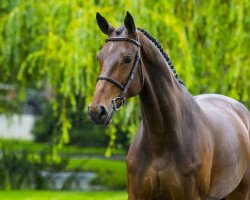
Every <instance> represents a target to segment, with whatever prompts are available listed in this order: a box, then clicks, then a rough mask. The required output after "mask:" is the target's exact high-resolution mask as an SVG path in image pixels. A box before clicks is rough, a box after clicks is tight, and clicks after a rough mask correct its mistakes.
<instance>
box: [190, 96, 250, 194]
mask: <svg viewBox="0 0 250 200" xmlns="http://www.w3.org/2000/svg"><path fill="white" fill-rule="evenodd" d="M195 99H196V101H197V103H198V104H199V106H200V108H201V110H202V111H203V113H204V115H205V123H207V124H208V125H207V126H208V127H210V128H209V134H210V137H211V138H212V140H213V144H214V145H213V146H214V148H213V150H211V151H212V152H213V166H212V169H211V179H210V189H209V196H211V197H217V198H223V197H224V196H226V195H228V194H229V193H230V192H232V190H234V188H235V187H236V186H237V185H238V184H239V182H240V181H241V179H242V176H243V174H244V172H245V169H246V166H247V164H248V161H249V151H250V142H249V133H250V114H249V111H248V110H247V108H246V107H245V106H244V105H243V104H241V103H240V102H238V101H236V100H234V99H232V98H229V97H226V96H222V95H217V94H205V95H199V96H197V97H195Z"/></svg>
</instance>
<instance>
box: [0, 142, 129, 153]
mask: <svg viewBox="0 0 250 200" xmlns="http://www.w3.org/2000/svg"><path fill="white" fill-rule="evenodd" d="M0 146H2V147H4V149H5V150H7V151H13V152H20V151H22V150H23V149H24V147H27V148H28V149H29V152H30V153H35V154H39V152H43V151H45V152H49V151H51V146H50V145H48V144H46V143H36V142H31V141H22V140H3V139H1V140H0ZM105 151H106V149H105V148H93V147H91V148H82V147H77V146H70V145H65V146H63V147H62V148H60V149H59V150H58V153H59V154H60V155H62V156H67V157H70V156H99V157H101V156H104V154H105ZM112 155H113V156H124V155H125V152H124V150H121V149H115V150H114V151H113V153H112Z"/></svg>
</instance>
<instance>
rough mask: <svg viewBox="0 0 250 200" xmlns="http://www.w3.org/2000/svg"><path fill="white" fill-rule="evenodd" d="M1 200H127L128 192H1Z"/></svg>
mask: <svg viewBox="0 0 250 200" xmlns="http://www.w3.org/2000/svg"><path fill="white" fill-rule="evenodd" d="M0 199H1V200H68V199H70V200H78V199H79V200H126V199H127V194H126V192H65V191H59V192H54V191H22V190H18V191H0Z"/></svg>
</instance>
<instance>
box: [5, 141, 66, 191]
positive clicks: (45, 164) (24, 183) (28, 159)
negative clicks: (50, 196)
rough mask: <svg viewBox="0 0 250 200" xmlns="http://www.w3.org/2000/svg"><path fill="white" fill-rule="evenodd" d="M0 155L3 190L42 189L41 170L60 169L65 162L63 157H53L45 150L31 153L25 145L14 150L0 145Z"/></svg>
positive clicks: (44, 182)
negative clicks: (20, 148) (16, 150)
mask: <svg viewBox="0 0 250 200" xmlns="http://www.w3.org/2000/svg"><path fill="white" fill-rule="evenodd" d="M0 155H1V157H0V188H1V189H5V190H11V189H27V188H28V189H31V188H33V189H44V188H45V187H46V181H45V178H43V177H42V176H41V173H40V172H41V170H62V169H63V168H65V166H66V164H67V159H65V158H59V157H56V158H53V157H51V154H50V153H49V152H46V151H43V152H40V153H39V154H37V153H33V152H30V151H29V149H28V148H27V147H23V149H22V150H20V151H18V152H14V151H13V150H9V149H8V148H7V149H6V148H5V145H1V149H0Z"/></svg>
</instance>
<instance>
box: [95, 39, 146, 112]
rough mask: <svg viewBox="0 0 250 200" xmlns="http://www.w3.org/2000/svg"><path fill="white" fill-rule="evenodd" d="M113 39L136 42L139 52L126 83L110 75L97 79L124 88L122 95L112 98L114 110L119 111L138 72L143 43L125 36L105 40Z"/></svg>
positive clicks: (111, 40)
mask: <svg viewBox="0 0 250 200" xmlns="http://www.w3.org/2000/svg"><path fill="white" fill-rule="evenodd" d="M113 41H127V42H131V43H133V44H135V45H136V46H137V47H138V52H137V53H136V56H135V63H134V66H133V68H132V70H131V72H130V75H129V77H128V79H127V82H126V83H125V84H124V85H123V84H121V83H120V82H119V81H117V80H115V79H112V78H110V77H107V76H99V77H98V78H97V81H98V80H105V81H108V82H110V83H112V84H114V85H115V86H116V87H118V88H119V89H120V90H122V92H121V95H120V96H118V97H115V98H114V99H112V105H113V109H114V111H117V110H119V109H120V108H121V107H122V106H123V105H124V103H125V100H126V94H127V92H128V88H129V86H130V84H131V82H132V80H133V79H134V77H135V73H136V71H137V69H138V67H139V66H140V62H141V55H140V46H141V45H140V43H139V41H137V40H134V39H130V38H124V37H110V38H107V39H106V40H105V42H113ZM141 75H142V69H141ZM142 83H143V79H142ZM118 101H119V102H121V104H120V105H118V104H117V102H118Z"/></svg>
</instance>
